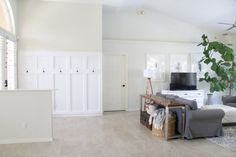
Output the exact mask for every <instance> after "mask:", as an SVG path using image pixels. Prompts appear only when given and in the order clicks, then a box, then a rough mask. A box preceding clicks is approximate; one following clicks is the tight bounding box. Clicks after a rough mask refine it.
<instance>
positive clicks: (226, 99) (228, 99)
mask: <svg viewBox="0 0 236 157" xmlns="http://www.w3.org/2000/svg"><path fill="white" fill-rule="evenodd" d="M222 102H223V104H224V105H227V106H231V107H236V96H222Z"/></svg>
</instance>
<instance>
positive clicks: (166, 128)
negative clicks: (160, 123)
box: [165, 106, 169, 140]
mask: <svg viewBox="0 0 236 157" xmlns="http://www.w3.org/2000/svg"><path fill="white" fill-rule="evenodd" d="M165 111H166V118H165V139H166V140H168V127H169V124H168V123H169V107H168V106H166V110H165Z"/></svg>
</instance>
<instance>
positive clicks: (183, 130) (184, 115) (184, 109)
mask: <svg viewBox="0 0 236 157" xmlns="http://www.w3.org/2000/svg"><path fill="white" fill-rule="evenodd" d="M183 111H184V113H183V120H182V122H183V126H182V127H183V128H182V138H183V139H184V132H185V117H186V106H184V107H183Z"/></svg>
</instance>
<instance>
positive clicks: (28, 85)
mask: <svg viewBox="0 0 236 157" xmlns="http://www.w3.org/2000/svg"><path fill="white" fill-rule="evenodd" d="M19 88H21V89H37V77H36V75H35V74H21V75H19Z"/></svg>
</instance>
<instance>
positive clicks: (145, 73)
mask: <svg viewBox="0 0 236 157" xmlns="http://www.w3.org/2000/svg"><path fill="white" fill-rule="evenodd" d="M143 77H145V78H152V77H153V71H152V70H151V69H145V70H144V71H143Z"/></svg>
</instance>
